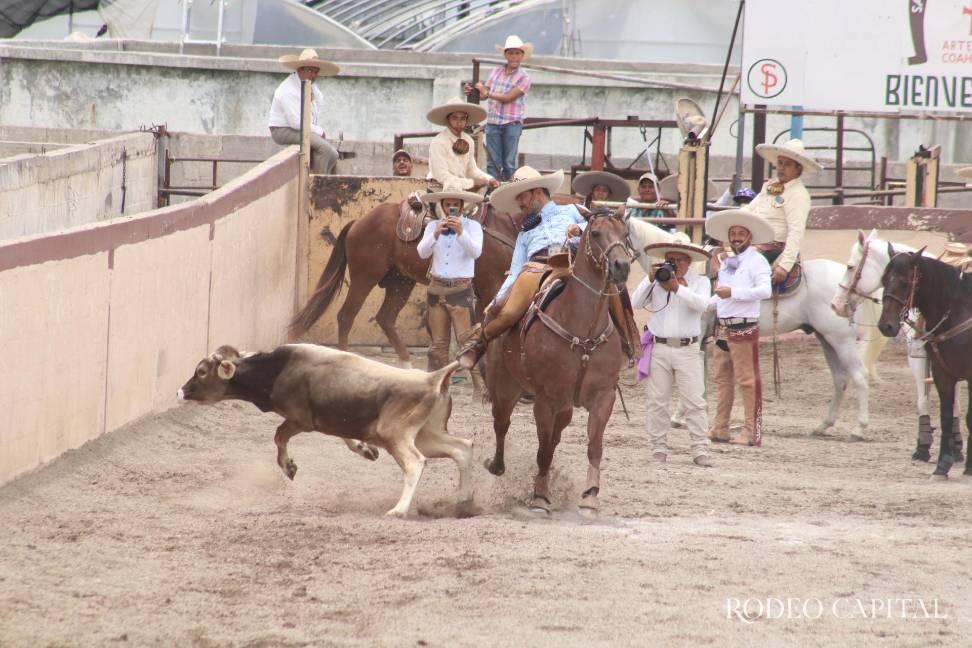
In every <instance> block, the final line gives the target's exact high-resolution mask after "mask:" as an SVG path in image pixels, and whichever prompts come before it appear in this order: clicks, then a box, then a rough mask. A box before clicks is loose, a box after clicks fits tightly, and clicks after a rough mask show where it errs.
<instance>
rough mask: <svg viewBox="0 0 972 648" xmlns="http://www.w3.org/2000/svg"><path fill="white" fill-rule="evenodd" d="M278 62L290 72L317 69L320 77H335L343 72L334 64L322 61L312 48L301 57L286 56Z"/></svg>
mask: <svg viewBox="0 0 972 648" xmlns="http://www.w3.org/2000/svg"><path fill="white" fill-rule="evenodd" d="M277 60H278V61H280V63H281V64H282V65H283V66H284V67H285V68H287V69H288V70H296V69H298V68H302V67H315V68H317V70H318V74H319V75H320V76H334V75H336V74H337V73H338V72H340V71H341V68H339V67H338V66H337V65H335V64H334V63H331V62H330V61H322V60H321V58H320V57H319V56H318V55H317V50H312V49H310V48H308V49H305V50H304V51H303V52H301V53H300V56H297V55H296V54H285V55H283V56H281V57H280V58H279V59H277Z"/></svg>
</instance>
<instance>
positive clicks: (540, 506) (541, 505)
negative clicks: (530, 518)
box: [530, 495, 550, 515]
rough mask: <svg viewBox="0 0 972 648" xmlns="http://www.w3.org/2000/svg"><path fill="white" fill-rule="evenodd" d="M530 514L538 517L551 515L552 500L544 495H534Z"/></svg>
mask: <svg viewBox="0 0 972 648" xmlns="http://www.w3.org/2000/svg"><path fill="white" fill-rule="evenodd" d="M530 512H531V513H536V514H538V515H550V500H548V499H547V498H546V497H544V496H542V495H534V496H533V499H532V500H530Z"/></svg>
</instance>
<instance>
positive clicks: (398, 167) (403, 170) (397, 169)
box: [392, 149, 412, 178]
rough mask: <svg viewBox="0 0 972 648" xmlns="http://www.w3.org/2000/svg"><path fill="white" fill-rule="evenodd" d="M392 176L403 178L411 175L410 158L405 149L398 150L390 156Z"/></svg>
mask: <svg viewBox="0 0 972 648" xmlns="http://www.w3.org/2000/svg"><path fill="white" fill-rule="evenodd" d="M392 175H394V176H399V177H403V178H407V177H408V176H410V175H412V156H411V155H409V154H408V151H406V150H405V149H398V150H397V151H395V154H394V155H393V156H392Z"/></svg>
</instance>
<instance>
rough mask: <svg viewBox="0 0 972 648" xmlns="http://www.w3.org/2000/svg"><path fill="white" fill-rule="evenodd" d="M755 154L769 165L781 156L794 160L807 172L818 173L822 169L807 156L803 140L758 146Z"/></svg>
mask: <svg viewBox="0 0 972 648" xmlns="http://www.w3.org/2000/svg"><path fill="white" fill-rule="evenodd" d="M756 152H757V153H759V154H760V155H761V156H762V157H763V159H764V160H766V161H767V162H769V163H770V164H776V158H778V157H779V156H781V155H782V156H783V157H785V158H790V159H791V160H795V161H796V162H797V163H798V164H800V165H801V166H802V167H803V168H804V169H807V170H809V171H820V170H821V169H823V166H822V165H821V164H820V163H819V162H817V161H816V160H814V159H813V158H812V157H810V156H809V155H807V151H806V149H805V148H804V147H803V140H798V139H791V140H790V141H788V142H786V143H785V144H758V145H757V146H756Z"/></svg>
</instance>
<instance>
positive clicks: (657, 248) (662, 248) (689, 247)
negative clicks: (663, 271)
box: [645, 232, 710, 263]
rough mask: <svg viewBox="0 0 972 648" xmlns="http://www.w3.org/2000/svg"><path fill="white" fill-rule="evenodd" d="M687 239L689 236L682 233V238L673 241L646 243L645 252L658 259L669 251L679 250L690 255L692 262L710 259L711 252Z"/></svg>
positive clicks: (680, 252)
mask: <svg viewBox="0 0 972 648" xmlns="http://www.w3.org/2000/svg"><path fill="white" fill-rule="evenodd" d="M679 234H682V232H679ZM687 239H688V236H685V234H682V237H681V238H679V237H676V239H675V240H674V241H672V242H671V243H652V244H651V245H646V246H645V254H647V255H648V256H650V257H655V258H657V259H663V258H665V255H666V254H668V253H669V252H678V253H679V254H684V255H686V256H688V257H690V258H691V259H692V263H697V262H699V261H708V260H709V257H710V255H709V253H708V252H706V251H705V250H703V249H702V248H701V247H699V246H698V245H693V244H692V243H691V242H690V241H688V240H687Z"/></svg>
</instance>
